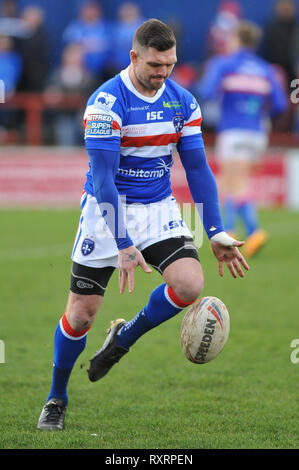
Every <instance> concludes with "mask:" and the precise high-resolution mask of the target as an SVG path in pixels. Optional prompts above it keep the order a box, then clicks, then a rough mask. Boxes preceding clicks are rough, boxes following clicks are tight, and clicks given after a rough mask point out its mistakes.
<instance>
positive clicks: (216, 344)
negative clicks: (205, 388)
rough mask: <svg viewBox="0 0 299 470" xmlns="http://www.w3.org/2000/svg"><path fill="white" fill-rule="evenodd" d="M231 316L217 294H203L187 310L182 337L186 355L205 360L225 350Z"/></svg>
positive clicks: (207, 360) (199, 361)
mask: <svg viewBox="0 0 299 470" xmlns="http://www.w3.org/2000/svg"><path fill="white" fill-rule="evenodd" d="M229 328H230V318H229V313H228V311H227V308H226V306H225V305H224V303H223V302H222V301H221V300H220V299H218V298H217V297H210V296H208V297H202V298H201V299H200V300H198V301H197V302H195V304H193V305H192V306H191V307H190V308H189V309H188V310H187V312H186V314H185V316H184V318H183V321H182V325H181V331H180V340H181V347H182V350H183V353H184V354H185V356H186V358H187V359H189V361H191V362H195V363H196V364H205V363H207V362H209V361H211V360H212V359H214V358H215V357H216V356H218V354H219V353H220V352H221V351H222V349H223V348H224V346H225V343H226V341H227V338H228V335H229Z"/></svg>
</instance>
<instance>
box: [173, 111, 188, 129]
mask: <svg viewBox="0 0 299 470" xmlns="http://www.w3.org/2000/svg"><path fill="white" fill-rule="evenodd" d="M172 122H173V126H174V128H175V132H176V133H177V134H178V133H179V132H181V130H182V129H183V127H184V122H185V119H184V116H182V115H180V114H176V115H175V116H174V118H173V120H172Z"/></svg>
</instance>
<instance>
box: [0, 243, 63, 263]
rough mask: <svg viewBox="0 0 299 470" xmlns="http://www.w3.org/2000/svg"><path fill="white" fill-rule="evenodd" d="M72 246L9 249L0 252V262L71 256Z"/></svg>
mask: <svg viewBox="0 0 299 470" xmlns="http://www.w3.org/2000/svg"><path fill="white" fill-rule="evenodd" d="M71 251H72V245H71V244H70V243H61V244H59V245H43V246H27V247H24V248H19V247H18V248H16V249H13V248H10V249H9V250H6V251H0V260H1V261H2V260H14V259H15V260H20V259H41V258H46V257H48V256H50V257H60V256H65V255H67V254H71Z"/></svg>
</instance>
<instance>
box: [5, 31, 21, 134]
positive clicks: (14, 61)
mask: <svg viewBox="0 0 299 470" xmlns="http://www.w3.org/2000/svg"><path fill="white" fill-rule="evenodd" d="M21 73H22V60H21V58H20V56H19V54H18V53H17V52H16V51H15V50H14V46H13V40H12V38H11V37H8V36H0V80H2V81H3V82H4V98H5V103H7V102H9V100H10V98H12V97H13V95H14V94H15V91H16V88H17V86H18V83H19V80H20V78H21ZM15 116H16V113H15V111H14V110H10V109H5V108H2V109H1V110H0V142H5V141H6V134H7V130H8V129H9V128H11V127H13V126H14V125H15Z"/></svg>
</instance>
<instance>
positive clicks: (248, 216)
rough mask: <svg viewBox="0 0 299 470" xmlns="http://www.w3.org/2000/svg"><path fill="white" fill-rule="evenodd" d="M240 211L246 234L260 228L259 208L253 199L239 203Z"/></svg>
mask: <svg viewBox="0 0 299 470" xmlns="http://www.w3.org/2000/svg"><path fill="white" fill-rule="evenodd" d="M238 213H239V215H240V217H241V219H242V221H243V223H244V226H245V231H246V236H247V237H248V236H249V235H251V234H252V233H253V232H254V231H255V230H257V229H258V228H259V222H258V214H257V208H256V205H255V203H254V202H253V201H251V200H246V201H245V202H242V203H240V204H239V205H238Z"/></svg>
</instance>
